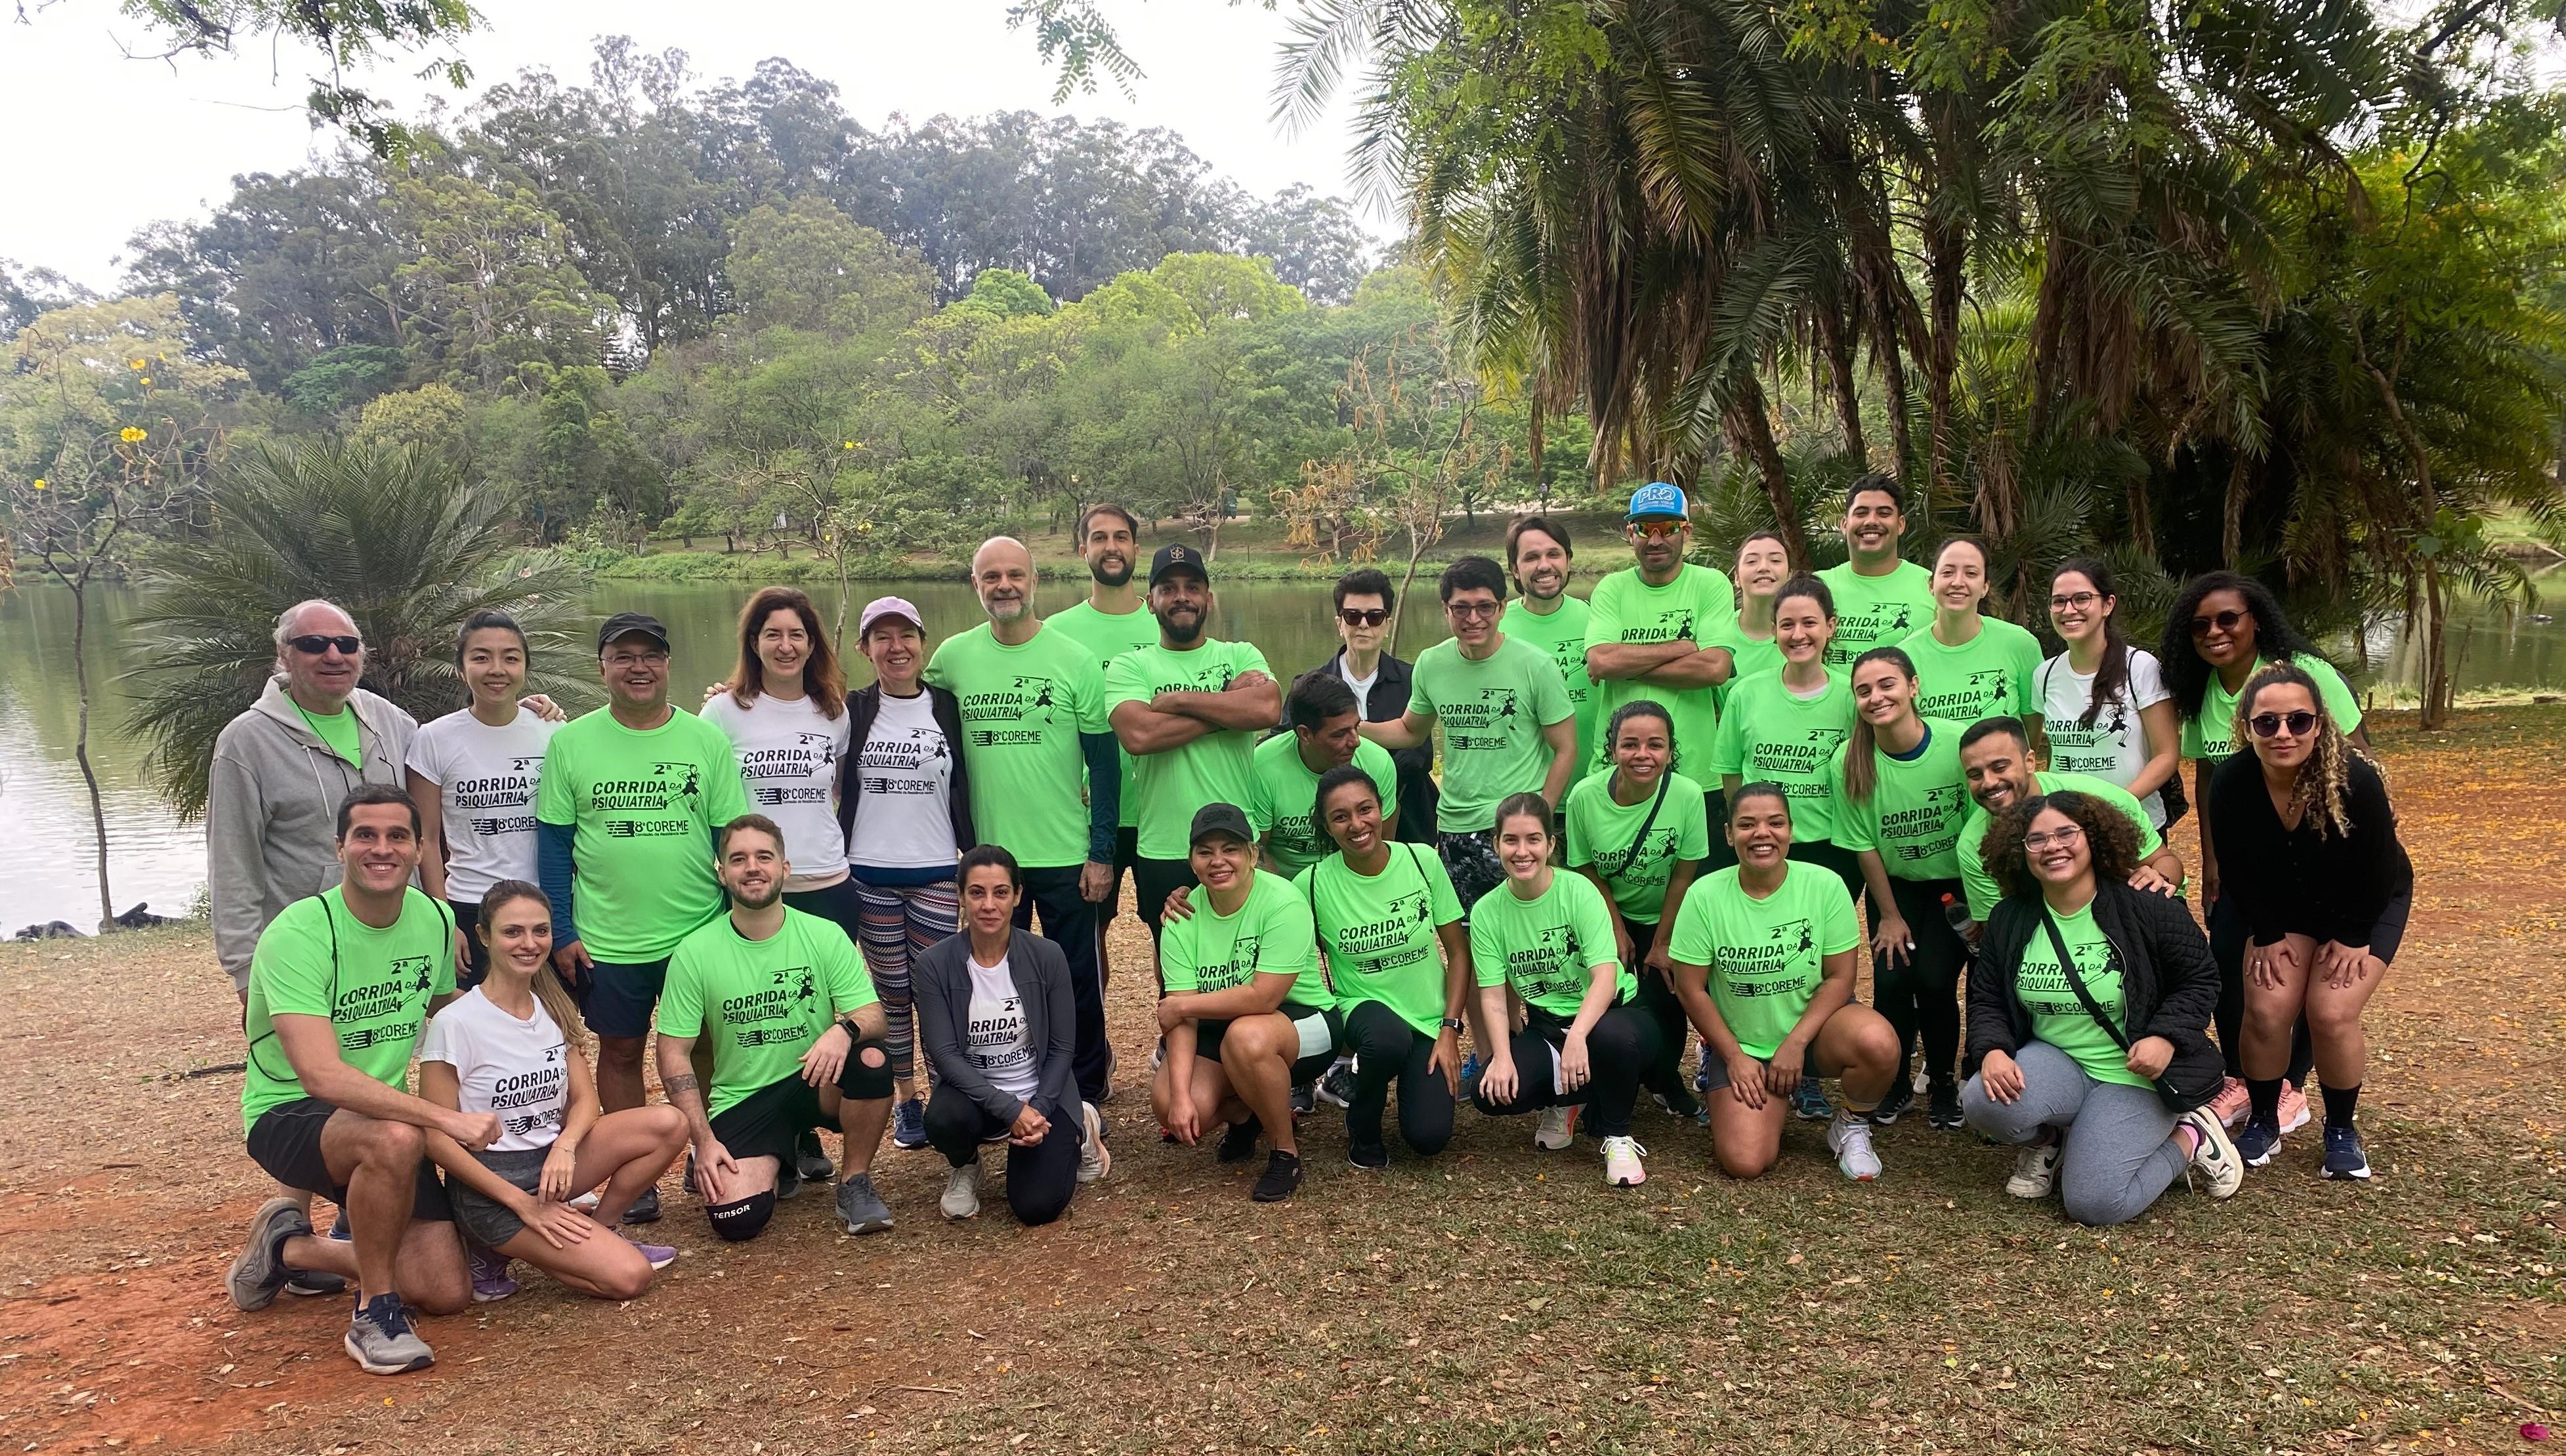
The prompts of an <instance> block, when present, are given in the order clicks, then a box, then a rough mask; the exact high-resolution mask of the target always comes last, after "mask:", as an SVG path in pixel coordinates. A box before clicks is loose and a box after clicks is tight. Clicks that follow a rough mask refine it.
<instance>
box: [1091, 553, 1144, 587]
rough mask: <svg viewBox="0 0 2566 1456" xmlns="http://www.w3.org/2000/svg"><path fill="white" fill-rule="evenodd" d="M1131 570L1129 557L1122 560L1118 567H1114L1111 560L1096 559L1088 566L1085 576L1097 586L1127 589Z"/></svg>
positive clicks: (1106, 558)
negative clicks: (1094, 580)
mask: <svg viewBox="0 0 2566 1456" xmlns="http://www.w3.org/2000/svg"><path fill="white" fill-rule="evenodd" d="M1133 570H1134V563H1133V562H1132V560H1131V559H1130V558H1129V557H1126V558H1123V559H1122V564H1121V565H1120V566H1117V565H1114V564H1113V559H1112V558H1108V557H1098V558H1097V559H1096V560H1095V561H1093V562H1091V563H1089V564H1088V567H1087V574H1088V575H1089V576H1091V577H1093V578H1095V579H1096V582H1097V585H1099V586H1103V587H1128V586H1130V585H1131V583H1132V573H1133Z"/></svg>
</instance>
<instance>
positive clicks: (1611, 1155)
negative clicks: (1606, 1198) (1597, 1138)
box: [1604, 1137, 1649, 1188]
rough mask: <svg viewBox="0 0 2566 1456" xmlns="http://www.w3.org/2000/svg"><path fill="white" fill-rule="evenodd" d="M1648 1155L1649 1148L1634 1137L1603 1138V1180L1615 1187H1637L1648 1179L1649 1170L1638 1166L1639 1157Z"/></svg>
mask: <svg viewBox="0 0 2566 1456" xmlns="http://www.w3.org/2000/svg"><path fill="white" fill-rule="evenodd" d="M1648 1155H1649V1150H1648V1149H1647V1148H1645V1147H1642V1146H1640V1144H1639V1142H1638V1140H1637V1139H1635V1138H1629V1137H1607V1138H1605V1139H1604V1181H1605V1182H1606V1183H1608V1184H1610V1185H1611V1186H1613V1187H1616V1188H1637V1187H1639V1186H1640V1185H1641V1184H1642V1183H1645V1182H1647V1181H1649V1170H1648V1169H1647V1168H1644V1167H1642V1166H1640V1159H1642V1158H1644V1157H1646V1156H1648Z"/></svg>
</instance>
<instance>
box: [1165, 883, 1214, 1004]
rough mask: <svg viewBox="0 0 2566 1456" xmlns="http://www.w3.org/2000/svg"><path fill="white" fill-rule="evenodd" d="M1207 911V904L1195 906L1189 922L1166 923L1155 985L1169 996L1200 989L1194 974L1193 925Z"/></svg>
mask: <svg viewBox="0 0 2566 1456" xmlns="http://www.w3.org/2000/svg"><path fill="white" fill-rule="evenodd" d="M1207 908H1208V900H1206V901H1205V902H1204V903H1201V904H1197V905H1195V906H1194V913H1193V917H1192V918H1191V919H1185V920H1169V921H1168V922H1167V928H1166V931H1165V933H1164V934H1162V935H1160V936H1159V937H1158V984H1159V986H1160V987H1161V988H1162V989H1163V990H1164V991H1165V992H1166V993H1167V994H1168V995H1174V994H1176V993H1177V992H1180V991H1192V990H1194V989H1196V988H1197V987H1199V986H1200V985H1201V981H1200V980H1199V979H1198V978H1197V977H1196V976H1195V974H1194V934H1195V931H1194V929H1193V927H1194V925H1195V924H1196V923H1198V922H1199V921H1200V920H1201V919H1202V918H1203V915H1204V913H1205V911H1206V910H1207Z"/></svg>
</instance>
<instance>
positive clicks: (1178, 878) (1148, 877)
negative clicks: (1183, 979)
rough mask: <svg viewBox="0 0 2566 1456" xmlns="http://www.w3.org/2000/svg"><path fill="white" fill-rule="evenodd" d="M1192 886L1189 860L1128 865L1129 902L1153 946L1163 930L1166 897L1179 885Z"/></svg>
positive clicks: (1142, 860)
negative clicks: (1144, 927)
mask: <svg viewBox="0 0 2566 1456" xmlns="http://www.w3.org/2000/svg"><path fill="white" fill-rule="evenodd" d="M1193 883H1194V861H1193V860H1191V859H1141V860H1138V861H1135V862H1134V864H1133V865H1132V902H1133V904H1134V905H1135V906H1136V907H1137V908H1138V909H1139V910H1140V913H1141V923H1142V924H1144V925H1147V926H1149V927H1150V939H1151V943H1152V944H1153V945H1154V946H1155V944H1156V942H1157V937H1158V933H1159V931H1160V930H1161V928H1163V927H1162V925H1161V921H1162V920H1163V919H1164V917H1165V911H1166V908H1167V896H1168V894H1169V893H1171V892H1172V891H1174V890H1175V888H1176V887H1177V886H1179V885H1186V886H1190V885H1192V884H1193Z"/></svg>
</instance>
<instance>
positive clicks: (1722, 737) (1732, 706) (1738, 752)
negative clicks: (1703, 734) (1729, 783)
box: [1710, 698, 1746, 782]
mask: <svg viewBox="0 0 2566 1456" xmlns="http://www.w3.org/2000/svg"><path fill="white" fill-rule="evenodd" d="M1745 709H1746V705H1745V704H1742V703H1739V702H1738V701H1737V700H1736V699H1735V698H1731V699H1729V706H1728V707H1727V709H1726V710H1725V711H1723V712H1722V713H1721V714H1720V715H1719V726H1718V727H1716V728H1713V729H1712V730H1711V732H1710V777H1711V779H1712V780H1713V781H1714V782H1716V781H1717V780H1718V779H1719V778H1720V777H1721V776H1723V775H1726V774H1733V773H1736V772H1738V771H1739V769H1740V767H1741V766H1742V765H1743V764H1744V763H1745V761H1746V757H1745V755H1746V744H1745V730H1746V711H1745Z"/></svg>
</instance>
